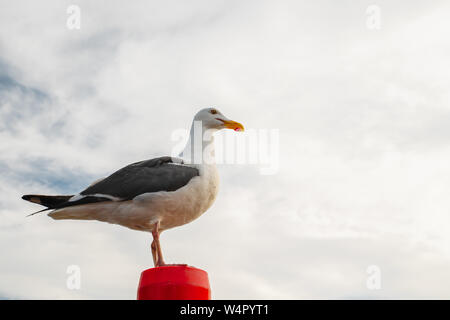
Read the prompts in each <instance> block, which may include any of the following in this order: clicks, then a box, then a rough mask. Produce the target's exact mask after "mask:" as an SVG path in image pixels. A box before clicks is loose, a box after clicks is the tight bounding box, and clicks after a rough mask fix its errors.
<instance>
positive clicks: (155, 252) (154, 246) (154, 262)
mask: <svg viewBox="0 0 450 320" xmlns="http://www.w3.org/2000/svg"><path fill="white" fill-rule="evenodd" d="M151 248H152V257H153V264H154V265H155V267H156V264H157V263H158V252H157V251H156V243H155V240H153V241H152V246H151Z"/></svg>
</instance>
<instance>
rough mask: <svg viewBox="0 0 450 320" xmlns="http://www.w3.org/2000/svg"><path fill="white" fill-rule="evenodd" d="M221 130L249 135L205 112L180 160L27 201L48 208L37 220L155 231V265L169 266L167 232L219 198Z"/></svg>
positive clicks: (126, 170) (134, 167) (154, 162)
mask: <svg viewBox="0 0 450 320" xmlns="http://www.w3.org/2000/svg"><path fill="white" fill-rule="evenodd" d="M221 129H232V130H235V131H244V127H243V125H242V124H240V123H239V122H236V121H233V120H230V119H228V118H227V117H225V116H224V115H223V114H222V113H221V112H220V111H219V110H217V109H216V108H206V109H202V110H200V111H199V112H197V114H196V115H195V116H194V119H193V121H192V125H191V130H190V134H189V139H188V141H187V143H186V147H185V148H184V150H183V151H182V152H181V153H180V155H179V156H178V157H170V156H163V157H159V158H154V159H150V160H144V161H139V162H135V163H132V164H130V165H128V166H126V167H123V168H122V169H119V170H118V171H116V172H114V173H112V174H111V175H110V176H108V177H106V178H104V179H100V180H97V181H95V182H94V183H92V184H91V185H90V186H88V187H87V188H86V189H84V190H83V191H81V192H80V193H78V194H75V195H40V194H27V195H24V196H22V199H24V200H27V201H30V202H33V203H37V204H40V205H42V206H44V207H45V209H43V210H40V211H37V212H35V213H32V214H31V215H34V214H36V213H39V212H42V211H47V210H51V211H50V212H49V213H48V216H50V217H51V218H53V219H56V220H64V219H76V220H97V221H102V222H108V223H112V224H117V225H121V226H124V227H127V228H130V229H133V230H139V231H146V232H151V233H152V236H153V241H152V244H151V251H152V256H153V263H154V265H155V267H161V266H165V265H167V264H166V263H165V262H164V259H163V254H162V250H161V244H160V241H159V236H160V234H161V232H162V231H164V230H167V229H171V228H174V227H178V226H181V225H184V224H187V223H189V222H191V221H193V220H195V219H197V218H198V217H199V216H201V215H202V214H203V213H204V212H206V211H207V210H208V209H209V208H210V207H211V205H212V204H213V202H214V200H215V198H216V196H217V192H218V184H219V175H218V172H217V168H216V165H215V161H214V133H216V132H217V131H218V130H221Z"/></svg>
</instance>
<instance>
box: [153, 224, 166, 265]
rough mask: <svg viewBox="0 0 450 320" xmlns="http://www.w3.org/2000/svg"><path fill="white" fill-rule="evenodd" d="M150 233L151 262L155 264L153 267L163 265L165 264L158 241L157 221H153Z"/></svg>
mask: <svg viewBox="0 0 450 320" xmlns="http://www.w3.org/2000/svg"><path fill="white" fill-rule="evenodd" d="M152 235H153V242H152V255H153V263H154V264H155V267H162V266H165V265H166V264H165V263H164V258H163V255H162V250H161V244H160V243H159V221H158V222H157V223H155V226H154V227H153V231H152Z"/></svg>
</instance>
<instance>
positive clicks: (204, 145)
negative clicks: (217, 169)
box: [180, 121, 217, 164]
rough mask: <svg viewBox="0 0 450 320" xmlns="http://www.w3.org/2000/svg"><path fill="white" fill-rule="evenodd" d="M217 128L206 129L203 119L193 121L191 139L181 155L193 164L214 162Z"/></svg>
mask: <svg viewBox="0 0 450 320" xmlns="http://www.w3.org/2000/svg"><path fill="white" fill-rule="evenodd" d="M216 131H217V130H215V129H205V127H203V126H202V123H201V121H193V122H192V126H191V131H190V133H189V139H188V141H187V143H186V146H185V147H184V150H183V151H182V152H181V153H180V157H181V158H182V159H183V160H184V161H185V162H186V163H191V164H214V163H215V150H214V133H215V132H216Z"/></svg>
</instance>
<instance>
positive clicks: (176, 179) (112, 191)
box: [58, 157, 199, 208]
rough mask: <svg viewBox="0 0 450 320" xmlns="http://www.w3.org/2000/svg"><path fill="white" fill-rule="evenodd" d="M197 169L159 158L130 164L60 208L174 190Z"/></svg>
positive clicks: (196, 172)
mask: <svg viewBox="0 0 450 320" xmlns="http://www.w3.org/2000/svg"><path fill="white" fill-rule="evenodd" d="M198 175H199V171H198V169H196V168H193V167H189V166H186V165H184V164H183V161H182V160H181V159H177V158H172V157H160V158H155V159H151V160H145V161H140V162H136V163H133V164H130V165H128V166H126V167H124V168H122V169H120V170H118V171H116V172H114V173H113V174H111V175H110V176H109V177H107V178H105V179H103V180H101V181H99V182H97V183H95V184H93V185H91V186H89V187H88V188H87V189H85V190H83V191H82V192H81V193H80V195H81V196H82V197H81V198H79V199H78V200H76V201H68V202H66V203H64V204H62V205H61V206H58V208H63V207H68V206H73V205H80V204H87V203H94V202H103V201H111V200H112V199H113V197H114V198H117V199H118V200H119V201H126V200H131V199H133V198H134V197H136V196H138V195H141V194H143V193H149V192H158V191H175V190H178V189H179V188H182V187H184V186H185V185H186V184H188V183H189V181H190V180H191V179H192V178H194V177H196V176H198Z"/></svg>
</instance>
